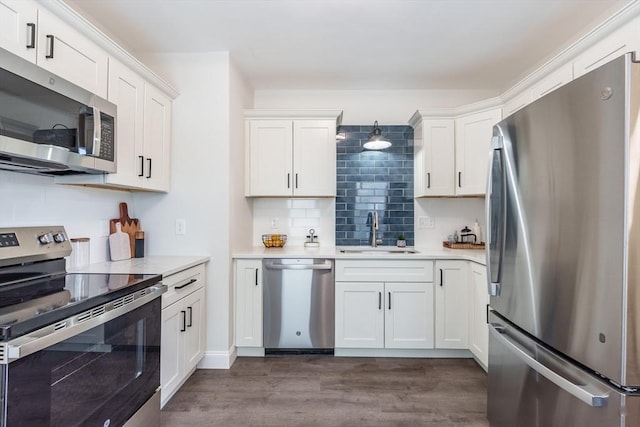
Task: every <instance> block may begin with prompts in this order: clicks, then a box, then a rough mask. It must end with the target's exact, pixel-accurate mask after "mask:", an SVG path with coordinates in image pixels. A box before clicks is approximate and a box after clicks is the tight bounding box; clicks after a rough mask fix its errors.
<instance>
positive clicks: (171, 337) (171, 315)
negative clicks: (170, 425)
mask: <svg viewBox="0 0 640 427" xmlns="http://www.w3.org/2000/svg"><path fill="white" fill-rule="evenodd" d="M183 313H184V311H183V304H182V302H181V301H178V302H176V303H175V304H172V305H170V306H169V307H167V308H164V309H163V310H162V338H161V342H162V347H161V349H160V386H161V387H162V391H161V393H160V394H161V399H160V400H161V401H162V405H164V404H165V403H166V401H167V400H169V398H170V397H171V395H172V394H173V392H174V391H175V390H176V389H177V388H178V386H179V385H180V382H181V381H182V372H183V363H184V357H183V349H182V334H183V333H184V332H181V330H182V329H186V328H185V327H184V320H185V319H184V315H183Z"/></svg>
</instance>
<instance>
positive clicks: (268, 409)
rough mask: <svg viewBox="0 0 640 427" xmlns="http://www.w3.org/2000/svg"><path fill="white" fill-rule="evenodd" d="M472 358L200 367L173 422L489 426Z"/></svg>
mask: <svg viewBox="0 0 640 427" xmlns="http://www.w3.org/2000/svg"><path fill="white" fill-rule="evenodd" d="M486 383H487V376H486V374H485V372H484V371H483V370H482V369H481V368H480V367H479V366H478V365H477V364H476V363H475V362H474V361H473V360H472V359H395V358H394V359H391V358H341V357H333V356H271V357H266V358H238V360H236V362H235V363H234V365H233V366H232V368H231V369H230V370H197V371H196V372H195V374H193V375H192V376H191V378H190V379H189V380H188V381H187V382H186V384H185V385H184V386H183V387H182V388H181V389H180V391H178V393H176V395H175V396H174V397H173V398H172V399H171V401H169V403H167V405H166V406H165V408H164V409H163V411H162V415H161V419H162V425H163V426H165V427H169V426H199V427H202V426H303V425H304V426H395V425H399V426H474V427H475V426H477V427H480V426H488V425H489V424H488V422H487V420H486V402H487V399H486Z"/></svg>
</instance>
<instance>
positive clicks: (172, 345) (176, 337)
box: [160, 265, 206, 406]
mask: <svg viewBox="0 0 640 427" xmlns="http://www.w3.org/2000/svg"><path fill="white" fill-rule="evenodd" d="M163 283H164V284H165V285H167V286H168V288H169V289H168V291H167V292H166V293H165V294H163V295H162V343H161V353H160V386H161V393H160V395H161V397H160V399H161V405H162V406H164V405H165V404H166V403H167V402H168V401H169V399H170V398H171V396H173V394H174V393H175V392H176V391H177V390H178V388H179V387H180V386H181V385H182V384H184V382H185V381H186V380H187V378H189V376H190V375H191V374H192V373H193V371H194V370H195V369H196V365H197V364H198V362H199V361H200V359H202V356H203V355H204V347H205V324H206V317H205V309H204V306H205V273H204V265H200V266H196V267H192V268H189V269H187V270H183V271H181V272H178V273H176V274H174V275H171V276H168V277H165V278H163Z"/></svg>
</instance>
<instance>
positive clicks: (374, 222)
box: [371, 211, 380, 248]
mask: <svg viewBox="0 0 640 427" xmlns="http://www.w3.org/2000/svg"><path fill="white" fill-rule="evenodd" d="M379 228H380V224H379V223H378V212H376V211H373V213H372V214H371V247H372V248H375V247H377V246H378V233H377V231H378V229H379Z"/></svg>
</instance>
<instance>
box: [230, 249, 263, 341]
mask: <svg viewBox="0 0 640 427" xmlns="http://www.w3.org/2000/svg"><path fill="white" fill-rule="evenodd" d="M234 307H235V339H236V346H237V347H262V260H260V259H238V260H236V262H235V304H234Z"/></svg>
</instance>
